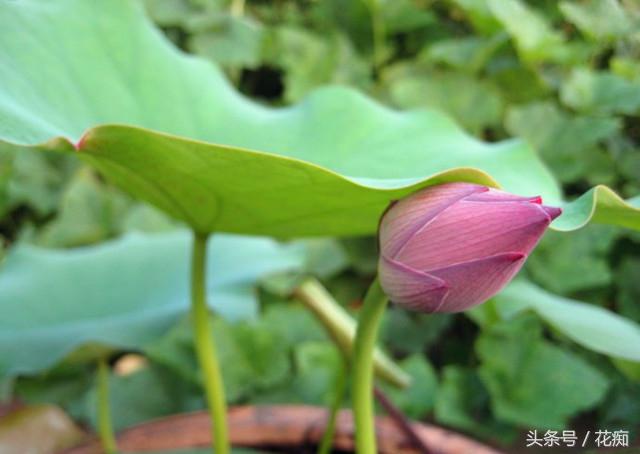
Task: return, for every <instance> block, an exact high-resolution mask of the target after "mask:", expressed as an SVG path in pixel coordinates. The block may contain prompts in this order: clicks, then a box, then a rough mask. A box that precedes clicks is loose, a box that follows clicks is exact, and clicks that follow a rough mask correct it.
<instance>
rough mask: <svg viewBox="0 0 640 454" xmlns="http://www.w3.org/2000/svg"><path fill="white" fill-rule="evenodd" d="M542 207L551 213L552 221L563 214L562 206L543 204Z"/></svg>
mask: <svg viewBox="0 0 640 454" xmlns="http://www.w3.org/2000/svg"><path fill="white" fill-rule="evenodd" d="M542 209H543V210H544V212H545V213H547V214H548V215H549V217H550V218H551V220H552V221H553V220H554V219H555V218H557V217H558V216H560V215H561V214H562V208H558V207H548V206H545V205H542Z"/></svg>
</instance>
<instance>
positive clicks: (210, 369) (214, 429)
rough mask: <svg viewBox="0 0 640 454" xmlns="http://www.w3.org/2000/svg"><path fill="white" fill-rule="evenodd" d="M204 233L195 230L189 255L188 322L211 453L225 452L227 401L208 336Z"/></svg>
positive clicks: (219, 453) (205, 238)
mask: <svg viewBox="0 0 640 454" xmlns="http://www.w3.org/2000/svg"><path fill="white" fill-rule="evenodd" d="M207 239H208V236H207V235H201V234H198V233H196V234H195V235H194V241H193V255H192V258H191V260H192V261H191V322H192V323H193V331H194V337H195V347H196V353H197V356H198V361H199V363H200V368H201V370H202V375H203V382H204V389H205V393H206V396H207V406H208V407H209V416H210V418H211V434H212V436H213V448H214V452H215V454H229V452H230V449H229V435H228V429H227V404H226V401H225V395H224V386H223V383H222V373H221V371H220V366H219V364H218V356H217V354H216V349H215V345H214V342H213V338H212V336H211V324H210V323H209V308H208V307H207V300H206V281H205V275H206V261H207Z"/></svg>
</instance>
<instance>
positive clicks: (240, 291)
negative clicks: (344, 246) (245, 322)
mask: <svg viewBox="0 0 640 454" xmlns="http://www.w3.org/2000/svg"><path fill="white" fill-rule="evenodd" d="M189 245H190V235H189V234H188V233H186V232H184V231H177V232H171V233H164V234H156V235H144V234H139V233H136V234H129V235H127V236H125V237H123V238H121V239H118V240H115V241H111V242H107V243H103V244H101V245H98V246H91V247H85V248H78V249H72V250H49V249H42V248H38V247H35V246H29V245H19V246H17V247H16V248H14V249H13V250H11V251H10V253H9V254H8V256H7V257H6V259H5V262H4V264H3V266H2V272H1V273H0V377H2V376H6V375H13V374H17V373H30V372H35V371H39V370H42V369H45V368H47V367H49V366H51V365H52V364H54V363H55V362H56V361H57V360H59V359H60V358H62V357H63V356H65V355H67V354H69V353H70V352H71V351H73V350H75V349H76V347H78V346H80V345H87V344H98V345H103V346H109V347H116V348H124V349H138V348H141V347H142V346H144V345H146V343H148V342H150V341H152V340H154V339H157V338H158V337H159V336H160V335H162V334H163V333H164V332H165V331H166V330H167V329H168V328H169V327H170V326H171V325H173V324H174V323H175V322H176V320H177V319H178V318H179V317H181V316H183V315H184V314H185V313H186V312H187V311H188V308H189V250H190V247H189ZM209 252H210V255H211V260H210V261H209V266H208V269H207V276H208V282H207V286H208V292H209V294H210V296H209V301H210V302H211V304H212V307H213V308H214V309H216V310H217V312H218V313H220V314H222V315H223V316H225V318H227V319H236V320H237V319H247V318H254V317H255V316H256V315H257V302H256V299H255V295H254V290H253V287H254V285H255V281H256V279H258V278H260V277H262V276H264V275H265V273H269V272H282V271H285V270H291V269H296V268H297V269H299V268H301V267H302V265H303V263H304V260H305V255H306V247H305V246H304V245H303V244H302V243H296V244H289V245H279V244H278V243H276V242H274V241H273V240H270V239H264V238H240V237H237V236H232V235H217V236H215V237H214V238H213V239H212V241H211V242H210V244H209Z"/></svg>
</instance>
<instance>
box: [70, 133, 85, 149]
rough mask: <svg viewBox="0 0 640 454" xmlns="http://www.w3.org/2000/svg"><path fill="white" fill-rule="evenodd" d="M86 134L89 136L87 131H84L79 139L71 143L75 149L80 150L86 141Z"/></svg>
mask: <svg viewBox="0 0 640 454" xmlns="http://www.w3.org/2000/svg"><path fill="white" fill-rule="evenodd" d="M88 136H89V131H85V132H84V133H83V134H82V136H81V137H80V139H79V140H78V141H77V142H76V143H75V144H74V145H73V146H74V147H75V149H76V151H80V150H81V149H82V146H83V145H84V143H85V142H86V140H87V137H88Z"/></svg>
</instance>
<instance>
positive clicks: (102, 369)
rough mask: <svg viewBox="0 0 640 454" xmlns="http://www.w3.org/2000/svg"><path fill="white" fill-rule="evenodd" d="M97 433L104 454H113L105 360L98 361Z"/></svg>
mask: <svg viewBox="0 0 640 454" xmlns="http://www.w3.org/2000/svg"><path fill="white" fill-rule="evenodd" d="M97 379H98V433H99V434H100V443H101V444H102V450H103V451H104V453H105V454H115V453H116V452H117V450H118V445H117V443H116V437H115V435H114V434H113V426H112V425H111V407H110V404H109V365H108V364H107V360H106V358H104V357H103V358H100V360H99V361H98V374H97Z"/></svg>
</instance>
